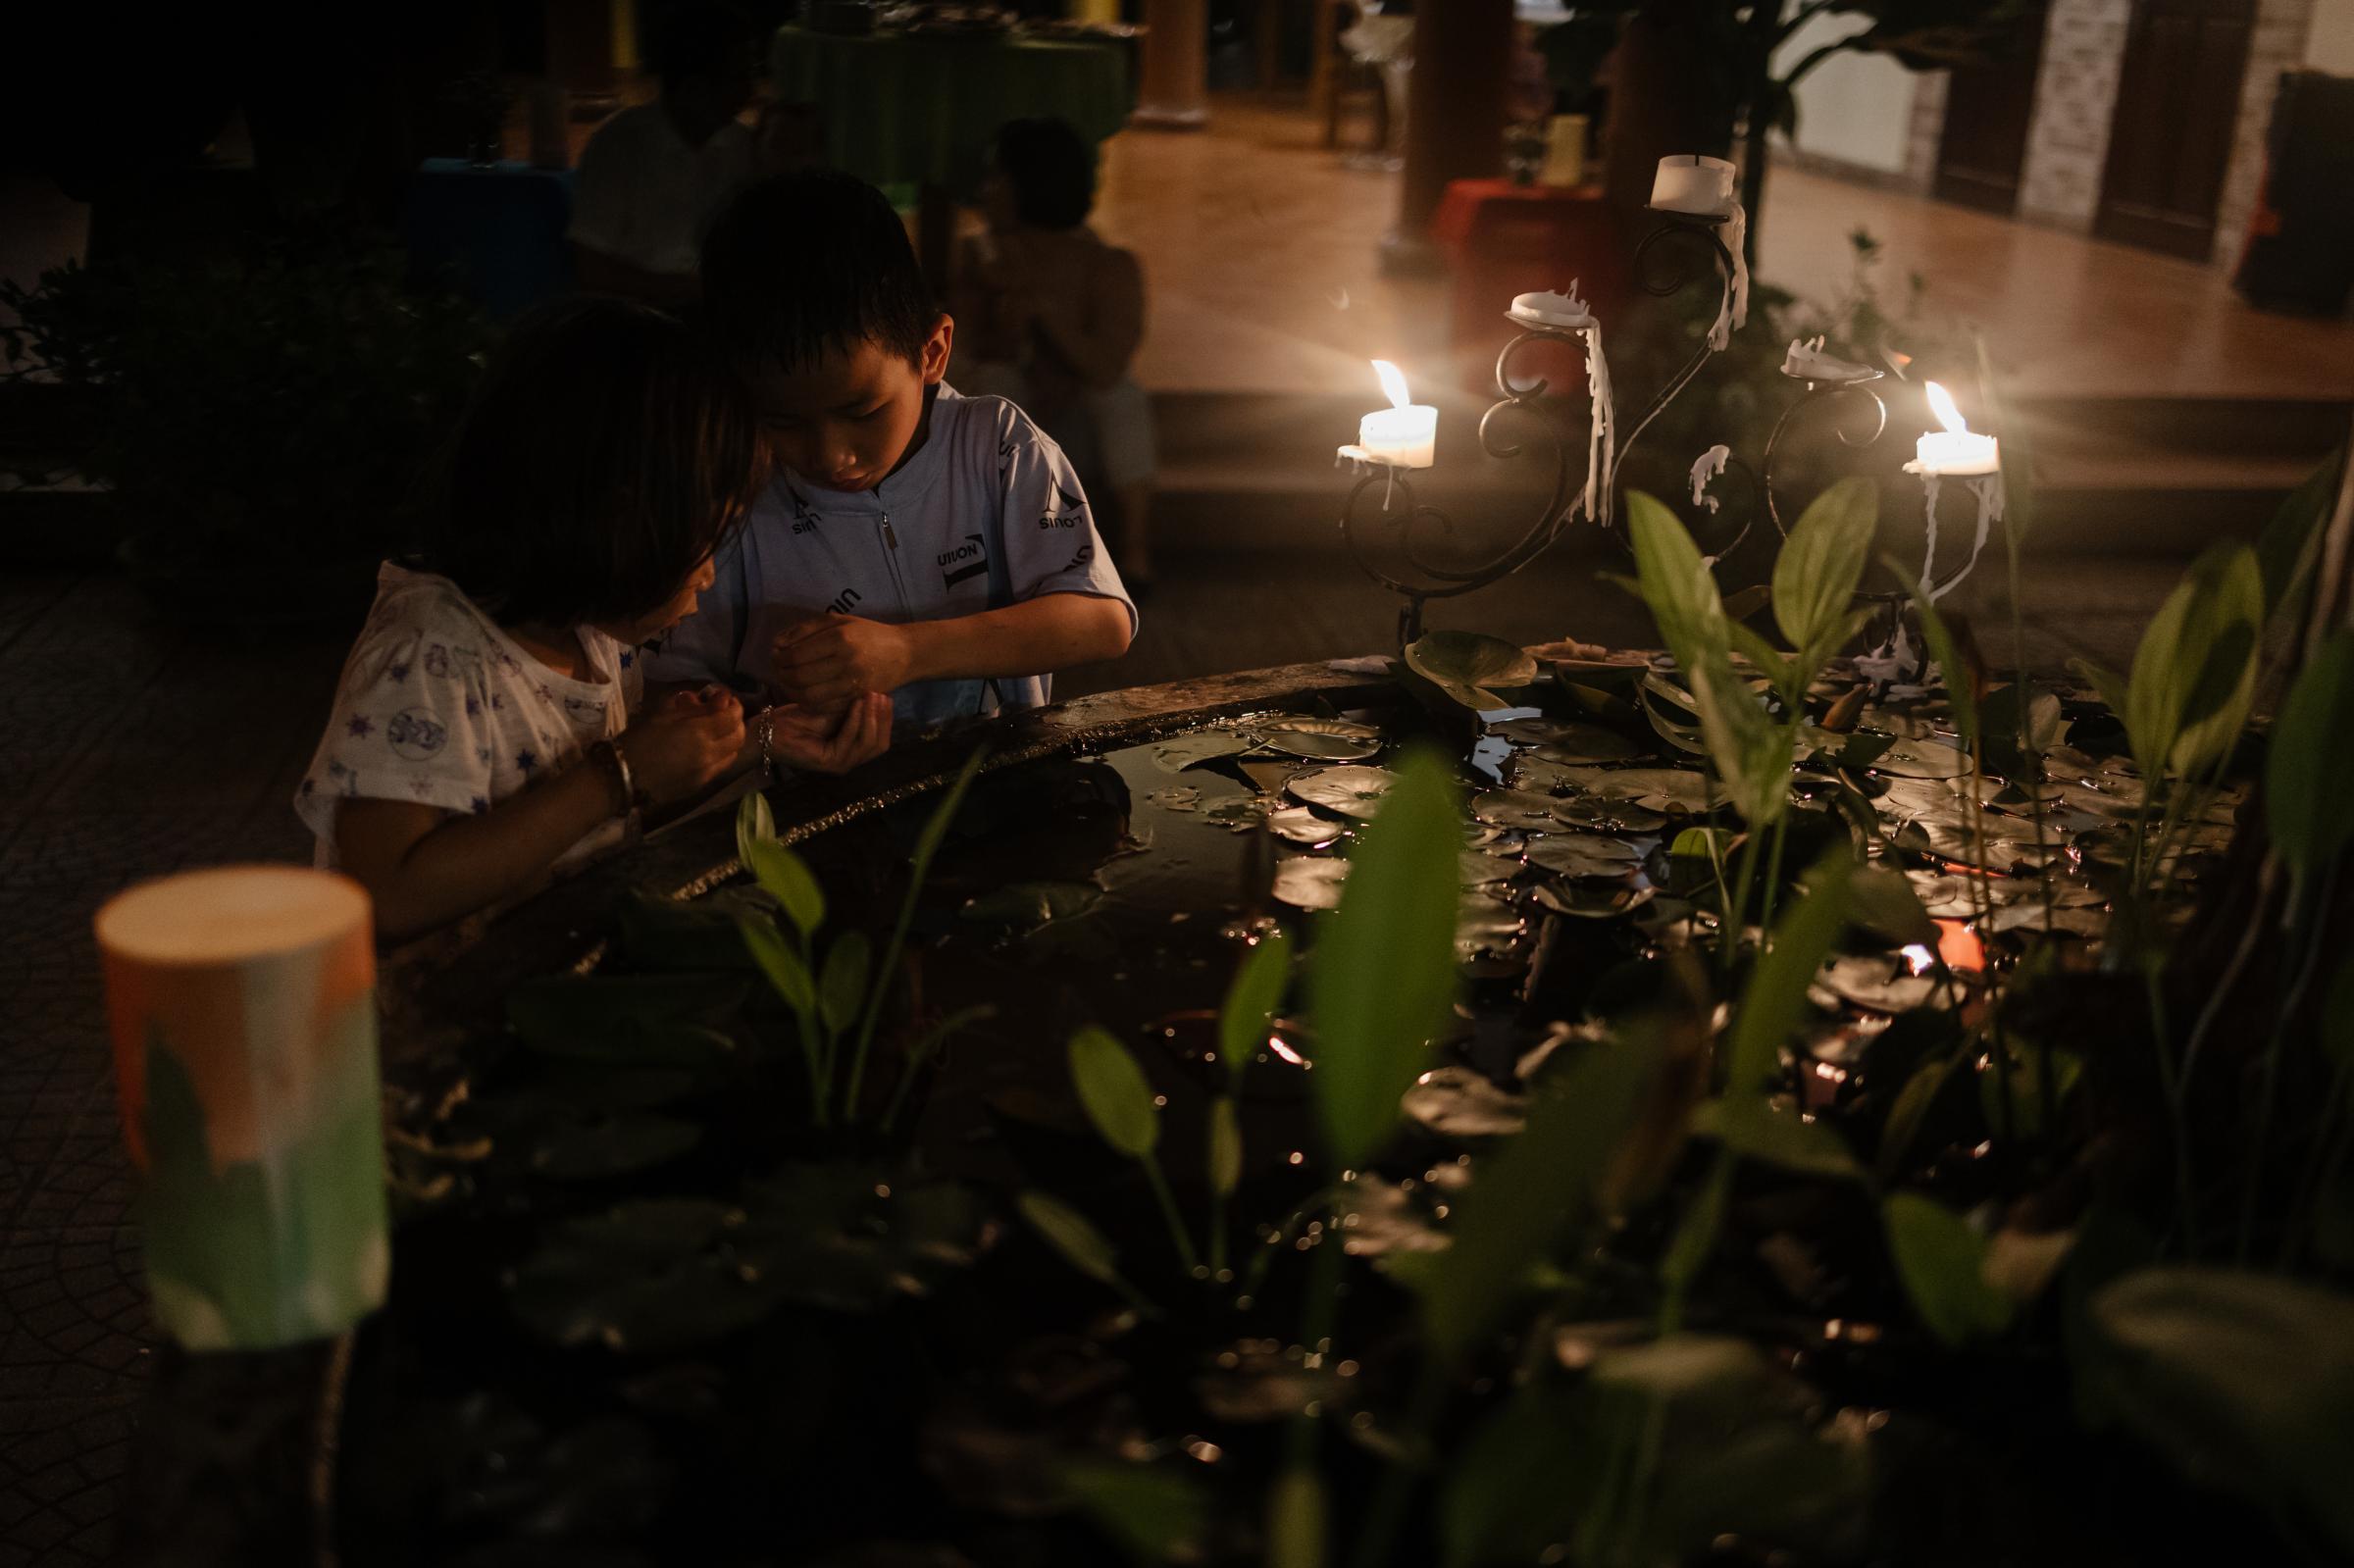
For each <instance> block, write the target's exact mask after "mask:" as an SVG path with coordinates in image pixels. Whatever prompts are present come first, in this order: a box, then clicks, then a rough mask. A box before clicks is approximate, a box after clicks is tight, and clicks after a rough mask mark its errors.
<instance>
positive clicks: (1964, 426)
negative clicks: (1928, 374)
mask: <svg viewBox="0 0 2354 1568" xmlns="http://www.w3.org/2000/svg"><path fill="white" fill-rule="evenodd" d="M1922 384H1924V385H1925V386H1926V387H1927V388H1928V392H1929V412H1930V413H1932V414H1934V415H1936V416H1937V423H1938V424H1940V425H1942V426H1944V427H1945V428H1946V429H1947V430H1952V431H1953V432H1954V433H1955V434H1956V435H1967V434H1969V433H1970V422H1969V421H1968V420H1966V419H1964V418H1963V417H1962V411H1961V410H1960V409H1959V408H1956V407H1955V406H1954V396H1953V394H1952V393H1951V392H1949V391H1947V390H1946V389H1945V388H1944V387H1942V386H1939V385H1938V384H1937V383H1936V382H1935V381H1927V382H1924V383H1922Z"/></svg>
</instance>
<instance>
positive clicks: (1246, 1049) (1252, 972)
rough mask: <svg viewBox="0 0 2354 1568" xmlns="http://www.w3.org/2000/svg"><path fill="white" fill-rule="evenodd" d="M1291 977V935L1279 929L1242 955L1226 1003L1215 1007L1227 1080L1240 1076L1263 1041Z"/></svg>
mask: <svg viewBox="0 0 2354 1568" xmlns="http://www.w3.org/2000/svg"><path fill="white" fill-rule="evenodd" d="M1291 980H1292V939H1291V937H1289V936H1286V935H1284V933H1283V932H1281V931H1279V930H1278V931H1271V932H1269V933H1268V934H1267V935H1266V936H1263V937H1261V938H1260V939H1259V940H1258V942H1257V944H1256V945H1254V947H1253V948H1252V949H1251V950H1250V951H1249V952H1248V953H1245V954H1244V955H1243V962H1242V966H1241V967H1240V968H1239V969H1237V970H1236V971H1235V972H1234V984H1233V985H1231V986H1227V987H1226V1004H1225V1006H1223V1007H1222V1008H1220V1009H1219V1011H1218V1055H1219V1056H1220V1057H1221V1058H1223V1059H1224V1061H1225V1063H1226V1074H1227V1081H1228V1082H1229V1083H1234V1082H1238V1081H1239V1080H1240V1079H1241V1078H1242V1076H1243V1069H1245V1068H1247V1067H1249V1066H1250V1065H1251V1060H1252V1058H1253V1057H1254V1056H1256V1055H1257V1054H1258V1048H1259V1047H1260V1046H1261V1045H1264V1044H1265V1043H1266V1041H1267V1031H1268V1030H1269V1029H1270V1028H1271V1027H1272V1025H1273V1022H1274V1018H1275V1010H1276V1009H1277V1008H1279V1007H1281V1006H1282V1005H1283V992H1284V988H1285V987H1286V986H1289V985H1290V984H1291Z"/></svg>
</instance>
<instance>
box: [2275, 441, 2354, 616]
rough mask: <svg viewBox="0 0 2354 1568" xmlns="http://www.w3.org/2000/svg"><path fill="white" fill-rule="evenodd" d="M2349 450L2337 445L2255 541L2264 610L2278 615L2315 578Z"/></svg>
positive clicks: (2285, 501)
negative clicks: (2325, 522) (2324, 523)
mask: <svg viewBox="0 0 2354 1568" xmlns="http://www.w3.org/2000/svg"><path fill="white" fill-rule="evenodd" d="M2345 465H2346V449H2345V448H2344V447H2342V446H2341V447H2339V448H2338V449H2337V450H2336V451H2334V452H2332V453H2330V454H2329V455H2328V457H2326V458H2324V459H2322V465H2321V467H2319V468H2317V469H2315V470H2314V471H2313V472H2312V473H2311V474H2308V475H2307V476H2306V477H2305V481H2304V482H2303V483H2301V484H2299V485H2298V486H2297V487H2296V488H2295V489H2293V490H2291V491H2290V492H2289V493H2288V495H2287V496H2286V497H2285V498H2284V499H2282V501H2281V502H2280V505H2279V507H2278V509H2277V510H2276V511H2275V512H2274V513H2273V517H2272V521H2271V522H2269V523H2267V524H2266V525H2265V526H2264V532H2263V534H2262V535H2261V536H2260V537H2259V538H2258V540H2257V543H2256V560H2257V565H2258V567H2259V569H2260V570H2261V571H2262V573H2263V577H2264V604H2265V612H2266V614H2267V615H2270V616H2277V615H2279V614H2280V612H2281V610H2282V608H2283V607H2284V606H2285V605H2287V604H2288V602H2289V601H2290V600H2291V599H2294V598H2301V597H2302V596H2303V595H2302V584H2303V583H2304V582H2306V581H2307V580H2308V579H2310V578H2311V576H2312V573H2313V562H2314V560H2315V558H2316V556H2317V555H2318V554H2319V551H2320V540H2321V532H2322V519H2323V518H2325V517H2327V516H2328V515H2329V507H2330V503H2332V502H2333V501H2335V500H2336V499H2337V487H2338V485H2339V484H2340V483H2341V482H2342V480H2341V476H2342V475H2343V474H2344V472H2345Z"/></svg>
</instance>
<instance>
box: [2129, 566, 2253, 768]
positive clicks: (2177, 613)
mask: <svg viewBox="0 0 2354 1568" xmlns="http://www.w3.org/2000/svg"><path fill="white" fill-rule="evenodd" d="M2263 621H2264V581H2263V573H2262V571H2261V569H2260V568H2259V567H2258V566H2257V564H2256V552H2255V551H2254V550H2252V549H2250V548H2248V547H2247V546H2246V545H2244V544H2241V545H2218V546H2217V547H2216V548H2214V549H2212V550H2210V551H2208V552H2207V553H2206V554H2205V555H2203V556H2201V557H2199V559H2198V560H2197V561H2196V562H2194V563H2193V564H2192V566H2191V569H2190V571H2189V573H2188V574H2186V575H2185V576H2184V578H2183V579H2182V581H2181V582H2180V583H2178V584H2177V585H2176V586H2175V591H2174V592H2173V593H2171V594H2169V595H2168V596H2167V600H2166V602H2165V603H2164V604H2162V605H2160V606H2159V608H2158V613H2157V614H2156V615H2155V616H2153V617H2151V619H2150V624H2149V626H2148V628H2147V629H2146V630H2145V631H2144V632H2142V636H2141V644H2140V646H2139V647H2138V648H2136V649H2135V650H2134V653H2133V674H2132V678H2131V679H2130V680H2129V681H2128V682H2127V683H2126V684H2125V711H2124V721H2125V733H2126V735H2127V736H2128V737H2129V738H2130V739H2131V740H2132V742H2133V758H2134V761H2135V762H2137V763H2139V764H2140V766H2141V769H2142V772H2143V774H2144V775H2145V776H2147V777H2148V778H2150V779H2152V780H2153V781H2154V780H2156V779H2157V778H2158V776H2159V775H2160V774H2161V773H2163V772H2164V771H2165V770H2166V769H2167V768H2169V767H2173V768H2175V769H2176V770H2178V771H2180V772H2183V773H2195V772H2197V771H2198V770H2200V769H2201V768H2204V767H2205V766H2206V765H2207V764H2209V763H2211V762H2213V761H2215V760H2216V759H2217V758H2219V757H2221V756H2222V755H2223V754H2224V752H2225V751H2226V750H2227V749H2228V748H2229V747H2230V745H2231V743H2232V741H2234V740H2235V739H2237V738H2238V735H2239V731H2240V727H2241V726H2242V725H2243V724H2245V723H2246V722H2247V715H2248V706H2249V704H2250V702H2252V701H2253V700H2254V697H2255V692H2256V635H2257V632H2259V630H2260V629H2261V628H2262V626H2263Z"/></svg>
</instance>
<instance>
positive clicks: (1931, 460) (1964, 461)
mask: <svg viewBox="0 0 2354 1568" xmlns="http://www.w3.org/2000/svg"><path fill="white" fill-rule="evenodd" d="M1928 393H1929V408H1930V410H1931V412H1933V413H1935V414H1936V416H1937V423H1938V424H1940V425H1942V426H1944V427H1945V429H1944V430H1930V431H1928V432H1927V433H1926V434H1924V435H1922V436H1921V438H1920V439H1919V441H1918V442H1916V443H1915V444H1914V448H1913V456H1914V467H1915V468H1916V469H1918V470H1919V472H1920V473H1922V474H1954V475H1970V474H1992V473H1993V472H1994V471H1995V470H1997V469H1999V468H2000V467H2002V462H2001V460H2000V459H1999V458H1998V457H1997V455H1996V452H1995V444H1994V437H1993V436H1991V435H1980V434H1978V433H1977V432H1976V431H1974V430H1971V429H1970V424H1969V422H1968V421H1967V420H1965V419H1963V418H1962V411H1961V410H1960V409H1958V408H1956V407H1955V406H1954V400H1953V398H1952V396H1951V395H1950V394H1948V393H1947V391H1946V389H1945V388H1944V387H1942V386H1939V385H1938V384H1937V383H1936V382H1935V381H1931V382H1929V383H1928Z"/></svg>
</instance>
